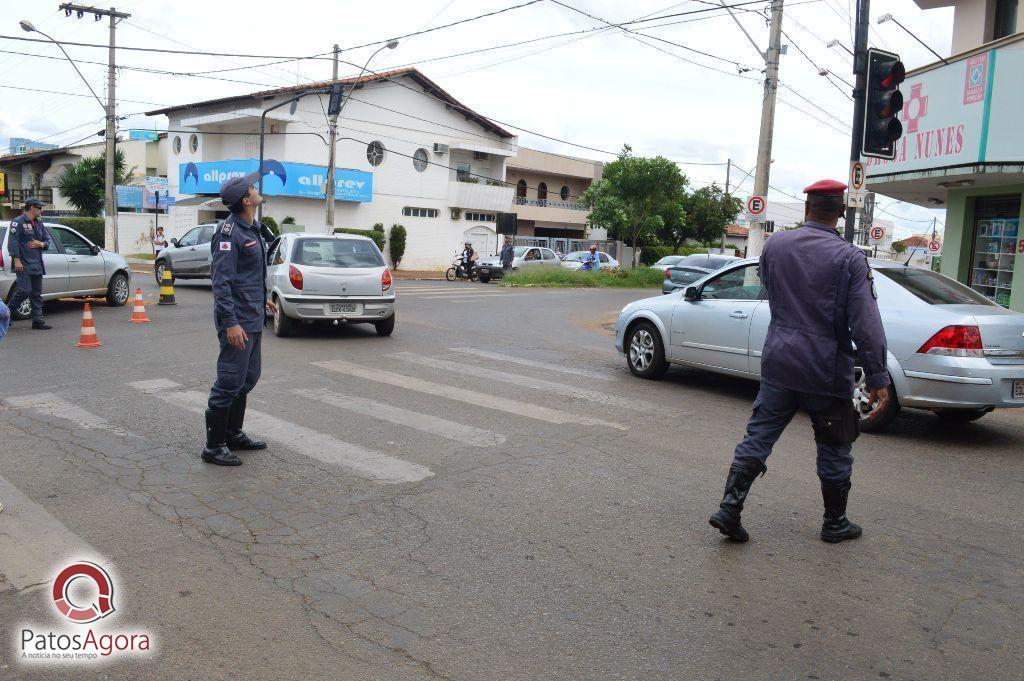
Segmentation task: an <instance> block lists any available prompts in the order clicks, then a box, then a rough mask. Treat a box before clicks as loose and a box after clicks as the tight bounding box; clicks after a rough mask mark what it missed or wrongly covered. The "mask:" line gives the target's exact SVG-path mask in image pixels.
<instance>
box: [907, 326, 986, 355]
mask: <svg viewBox="0 0 1024 681" xmlns="http://www.w3.org/2000/svg"><path fill="white" fill-rule="evenodd" d="M918 352H920V353H922V354H925V355H943V356H946V357H984V356H985V353H984V352H982V348H981V330H980V329H978V327H976V326H964V325H959V324H958V325H952V326H947V327H946V328H944V329H942V330H941V331H939V332H938V333H936V334H935V335H934V336H932V337H931V338H929V339H928V340H927V341H925V344H924V345H922V346H921V347H920V349H919V350H918Z"/></svg>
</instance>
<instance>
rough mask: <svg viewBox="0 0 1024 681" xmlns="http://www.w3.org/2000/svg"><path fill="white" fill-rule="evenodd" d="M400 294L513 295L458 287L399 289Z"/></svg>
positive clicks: (498, 291)
mask: <svg viewBox="0 0 1024 681" xmlns="http://www.w3.org/2000/svg"><path fill="white" fill-rule="evenodd" d="M397 293H398V295H401V294H403V293H404V294H405V295H407V296H416V297H418V298H433V297H436V296H467V295H469V296H481V297H488V298H489V297H493V296H507V295H512V294H511V292H510V291H509V290H501V289H473V288H466V289H458V288H445V289H433V290H431V291H402V290H401V289H399V290H398V292H397Z"/></svg>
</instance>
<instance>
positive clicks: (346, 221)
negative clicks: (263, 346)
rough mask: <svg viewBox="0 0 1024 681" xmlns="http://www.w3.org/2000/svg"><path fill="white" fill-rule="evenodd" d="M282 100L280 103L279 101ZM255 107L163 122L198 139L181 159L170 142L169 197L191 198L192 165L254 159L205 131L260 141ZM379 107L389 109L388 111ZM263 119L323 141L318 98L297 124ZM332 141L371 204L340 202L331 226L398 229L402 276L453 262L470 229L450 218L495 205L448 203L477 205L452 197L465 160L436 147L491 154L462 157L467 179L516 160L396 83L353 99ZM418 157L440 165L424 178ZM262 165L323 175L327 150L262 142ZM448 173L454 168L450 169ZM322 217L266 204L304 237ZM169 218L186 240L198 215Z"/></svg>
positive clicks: (180, 115) (250, 144)
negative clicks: (187, 185) (182, 170)
mask: <svg viewBox="0 0 1024 681" xmlns="http://www.w3.org/2000/svg"><path fill="white" fill-rule="evenodd" d="M403 83H404V84H405V85H407V86H408V87H411V88H416V89H418V86H417V85H416V84H415V82H414V81H412V80H411V79H409V78H404V79H403ZM288 96H290V95H288ZM283 98H284V97H282V98H280V99H278V100H276V101H282V100H283ZM326 99H327V98H326V97H324V101H323V103H324V106H326V104H327V102H326ZM276 101H274V100H271V101H267V102H265V103H263V104H262V105H263V106H272V105H273V104H274V103H276ZM367 102H370V103H372V104H376V105H377V106H373V105H371V104H370V103H367ZM258 106H260V104H259V103H257V102H253V101H252V100H239V101H238V102H233V103H231V104H229V105H227V106H221V107H220V108H218V109H203V110H196V109H189V110H182V111H179V112H171V113H170V114H169V115H168V120H169V125H168V127H169V129H172V130H181V129H187V130H196V134H197V135H198V138H199V147H198V149H197V151H196V152H195V153H193V152H191V150H190V149H189V144H188V142H189V140H188V137H189V135H188V134H180V135H179V136H180V137H181V138H182V143H181V151H180V153H179V154H175V153H174V137H175V135H176V134H175V133H170V134H169V135H168V142H167V146H166V148H167V174H168V178H169V184H170V191H171V194H173V195H175V196H178V197H179V200H181V199H182V198H187V195H183V194H180V193H179V191H178V166H179V164H182V163H187V162H189V161H194V162H197V163H198V162H203V161H218V160H227V159H244V158H257V157H258V153H259V151H258V146H257V145H258V137H257V136H256V135H255V134H253V135H215V134H204V131H206V132H218V131H219V132H253V133H255V132H258V130H259V118H258V115H257V114H256V113H255V111H256V110H255V109H254V108H253V107H258ZM379 107H386V109H389V110H390V111H388V110H386V109H385V108H379ZM398 111H403V112H407V113H409V114H411V115H413V116H416V117H418V118H420V119H426V120H416V119H412V118H409V117H408V116H403V115H401V114H399V113H394V112H398ZM215 114H221V118H223V117H224V116H223V115H224V114H228V117H229V118H230V117H231V116H234V118H233V119H231V120H226V121H225V120H221V121H219V122H214V121H212V120H211V116H212V115H215ZM204 117H205V120H204ZM267 119H268V122H267V129H268V130H277V131H283V132H287V133H309V132H314V131H316V132H320V133H321V134H323V135H324V136H325V137H326V124H325V119H324V114H323V109H322V108H321V106H320V104H318V103H317V102H316V98H315V97H314V96H310V97H307V98H306V99H304V100H302V101H300V103H299V106H298V110H297V111H296V113H295V114H294V115H293V116H289V114H288V108H287V107H282V108H281V109H278V110H277V111H274V112H272V113H271V114H269V115H268V117H267ZM426 121H431V122H426ZM435 122H436V123H435ZM446 126H447V127H446ZM460 130H461V131H460ZM462 131H465V132H462ZM338 136H339V141H338V145H337V160H336V164H337V167H338V168H352V169H356V170H362V171H365V172H370V173H373V200H372V201H371V202H367V203H360V202H351V201H338V202H336V207H335V220H334V223H335V226H336V227H351V228H355V229H371V228H372V227H373V225H374V223H377V222H380V223H383V224H384V226H385V230H386V231H387V230H390V228H391V225H392V224H395V223H400V224H402V225H404V226H405V228H406V230H407V232H408V237H407V241H406V251H405V256H404V258H403V259H402V267H403V269H410V270H412V269H433V270H436V269H442V268H444V267H447V266H448V265H449V264H450V262H451V258H452V255H453V254H454V253H455V252H456V251H457V250H460V244H461V243H462V240H463V234H464V232H465V231H466V230H467V229H470V228H472V227H474V226H475V225H474V224H473V223H467V222H466V221H465V220H464V219H459V220H453V219H452V218H451V208H453V207H458V208H462V209H463V210H466V209H469V210H473V209H486V210H490V211H493V210H494V207H493V206H492V205H486V206H485V205H480V206H477V205H462V206H457V205H452V200H453V199H452V197H459V198H457V199H455V200H465V201H467V202H468V203H472V202H474V201H475V199H473V196H474V192H457V191H452V190H451V189H452V186H451V185H452V183H454V182H455V174H456V173H455V170H454V166H455V161H454V160H453V159H452V158H451V157H452V156H453V155H454V156H456V157H464V155H465V154H467V152H465V151H458V152H455V151H454V150H453V152H452V153H449V154H445V155H439V154H435V153H433V144H434V143H435V142H440V143H443V144H448V145H450V146H453V147H454V146H456V145H462V146H463V147H464V148H479V149H486V150H488V153H489V154H491V158H490V159H488V160H487V161H483V162H480V161H476V162H475V161H473V160H472V158H471V157H472V153H471V152H469V153H468V156H469V157H470V160H469V162H470V163H471V164H472V168H471V171H472V172H473V173H477V172H480V171H483V172H481V174H485V175H486V174H491V175H492V176H494V177H497V178H499V179H500V178H501V177H503V173H504V164H503V157H504V155H512V154H514V153H515V150H516V139H515V138H514V137H513V138H509V139H503V138H501V137H499V136H497V135H495V134H494V133H491V132H488V131H486V130H485V129H484V128H483V127H482V126H480V125H478V124H477V123H474V122H472V121H469V120H466V118H465V117H464V116H463V115H462V114H460V113H458V112H457V111H455V110H453V109H452V110H450V109H447V108H446V107H445V105H444V104H443V103H442V102H439V101H437V100H435V99H432V98H429V97H426V96H423V95H421V94H417V92H411V91H409V90H408V89H406V88H404V87H401V86H399V85H396V84H394V83H373V84H370V85H368V86H367V87H365V88H360V89H358V90H356V91H355V93H354V94H353V95H352V98H351V99H350V100H349V102H348V103H347V104H346V106H345V110H344V111H343V112H342V115H341V118H340V119H339V121H338ZM345 138H352V139H345ZM371 141H379V142H381V143H382V144H383V145H384V148H385V150H386V153H385V158H384V161H383V163H382V164H381V165H380V166H377V167H374V166H371V165H370V163H369V162H368V160H367V158H366V146H367V143H369V142H371ZM420 148H422V149H426V150H427V153H428V157H429V159H430V161H431V162H433V163H434V164H440V165H429V166H428V167H427V169H426V170H425V171H424V172H417V171H416V170H415V168H414V167H413V162H412V159H411V158H409V157H411V156H412V155H413V154H414V153H415V151H416V150H417V149H420ZM265 158H267V159H275V160H278V161H285V162H292V163H312V164H317V165H326V164H327V149H326V147H325V145H324V143H323V141H321V139H320V138H318V137H316V136H313V135H306V134H303V135H299V134H294V135H292V134H289V135H267V136H266V149H265ZM449 165H450V166H452V168H449V167H448V166H449ZM478 168H479V170H478ZM482 186H484V185H482ZM487 189H495V188H492V187H487ZM483 194H487V195H488V199H489V200H490V201H493V196H491V195H492V194H494V192H480V195H481V196H483ZM512 194H513V191H512V190H511V189H509V190H508V191H507V204H508V205H507V207H505V208H504V209H505V210H511V207H512ZM481 200H482V199H481ZM406 206H411V207H417V208H435V209H437V211H438V217H436V218H424V217H411V216H405V215H403V214H402V213H403V211H402V209H403V208H404V207H406ZM324 210H325V205H324V201H323V200H317V199H302V198H294V197H275V196H270V197H267V205H266V208H265V209H264V214H265V215H270V216H272V217H273V218H274V219H275V220H277V221H278V222H279V223H280V222H281V220H283V218H284V217H285V216H286V215H291V216H292V217H294V218H295V220H296V222H298V223H300V224H304V225H305V226H306V228H307V230H309V231H324V230H325V222H324ZM171 212H172V220H170V221H169V222H170V224H172V225H174V227H173V231H169V232H168V235H169V236H178V235H180V234H181V233H183V232H184V228H185V223H186V222H187V221H188V218H186V217H185V215H186V213H188V214H189V215H193V216H194V209H189V208H186V207H181V208H178V207H173V208H172V209H171ZM178 212H181V213H182V217H181V218H180V219H174V214H175V213H178Z"/></svg>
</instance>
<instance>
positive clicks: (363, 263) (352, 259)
mask: <svg viewBox="0 0 1024 681" xmlns="http://www.w3.org/2000/svg"><path fill="white" fill-rule="evenodd" d="M292 262H294V263H295V264H296V265H308V266H310V267H384V259H383V258H382V257H381V255H380V251H378V250H377V247H376V246H375V245H374V243H373V242H372V241H363V240H361V239H331V238H324V239H299V240H298V241H296V242H295V250H294V252H293V253H292Z"/></svg>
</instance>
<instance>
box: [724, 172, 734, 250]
mask: <svg viewBox="0 0 1024 681" xmlns="http://www.w3.org/2000/svg"><path fill="white" fill-rule="evenodd" d="M731 171H732V159H731V158H727V159H726V160H725V197H726V198H727V199H728V198H729V173H730V172H731ZM727 238H729V226H728V225H726V227H725V231H723V232H722V255H725V240H726V239H727Z"/></svg>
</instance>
